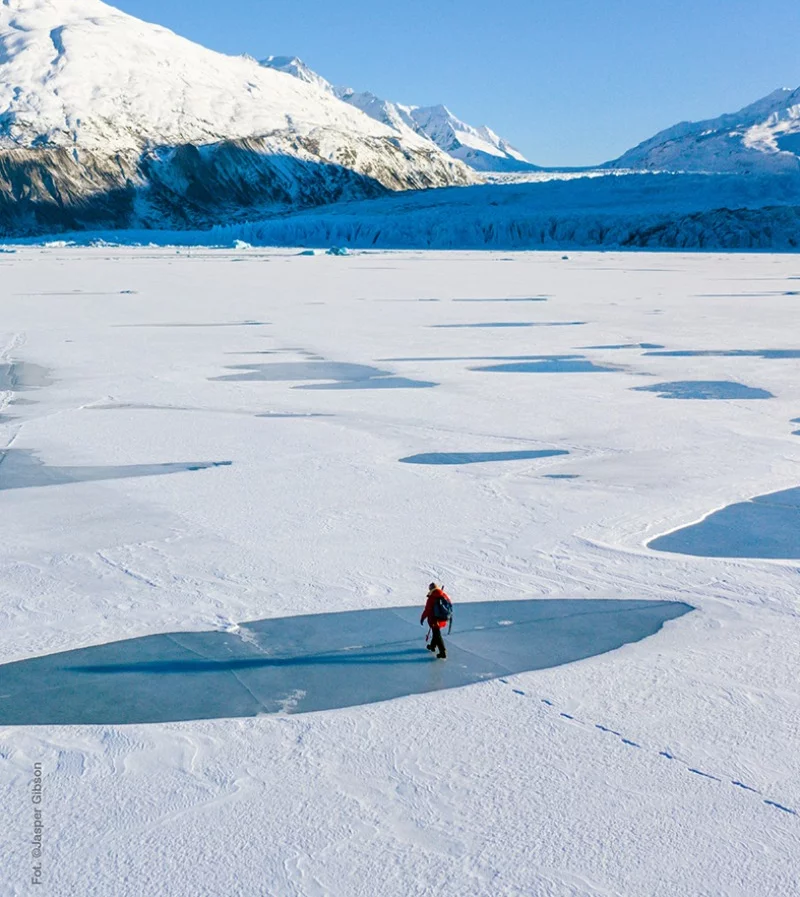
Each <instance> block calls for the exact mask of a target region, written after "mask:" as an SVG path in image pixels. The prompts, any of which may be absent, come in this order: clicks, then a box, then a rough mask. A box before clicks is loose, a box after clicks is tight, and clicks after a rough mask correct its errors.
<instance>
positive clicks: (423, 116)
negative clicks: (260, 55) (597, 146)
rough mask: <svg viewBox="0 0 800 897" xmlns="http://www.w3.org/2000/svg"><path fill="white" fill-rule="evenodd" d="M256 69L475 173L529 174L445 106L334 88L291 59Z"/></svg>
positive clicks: (501, 145) (484, 132) (494, 140)
mask: <svg viewBox="0 0 800 897" xmlns="http://www.w3.org/2000/svg"><path fill="white" fill-rule="evenodd" d="M262 65H264V66H266V67H268V68H273V69H276V70H278V71H281V72H285V73H286V74H289V75H292V76H293V77H295V78H297V79H299V80H301V81H305V82H306V83H309V84H316V85H317V86H319V87H321V88H322V89H323V90H327V91H328V92H329V93H331V94H333V95H335V96H337V97H339V99H341V100H344V102H345V103H348V104H349V105H351V106H355V107H356V108H357V109H360V110H361V111H362V112H365V113H366V114H367V115H368V116H369V117H370V118H373V119H375V121H378V122H380V123H381V124H384V125H387V126H388V127H390V128H392V129H393V130H395V131H396V132H397V133H398V135H399V136H401V137H402V138H409V137H411V136H412V135H414V134H416V135H419V136H422V137H426V138H427V139H428V140H430V141H431V142H432V143H434V144H435V145H436V146H438V147H439V148H440V149H442V150H444V151H445V152H446V153H447V154H448V155H450V156H452V157H453V158H454V159H458V160H459V161H461V162H465V163H466V164H467V165H469V166H470V168H473V169H475V170H477V171H529V170H535V169H536V166H535V165H532V164H531V163H530V162H529V161H528V160H527V159H526V158H525V156H523V155H522V153H521V152H519V150H516V149H514V147H513V146H511V144H510V143H508V141H506V140H503V138H502V137H499V136H498V135H497V134H495V133H494V131H492V130H491V129H490V128H487V127H479V128H476V127H473V126H472V125H468V124H467V123H466V122H463V121H461V119H459V118H456V116H455V115H453V113H452V112H451V111H450V110H449V109H448V108H447V107H446V106H441V105H439V106H406V105H402V104H400V103H393V102H391V101H390V100H384V99H382V98H381V97H378V96H375V94H373V93H370V92H369V91H364V92H357V91H355V90H353V89H352V88H351V87H335V86H334V85H333V84H331V83H330V82H329V81H326V80H325V79H324V78H323V77H322V76H320V75H318V74H317V73H316V72H314V71H313V70H312V69H310V68H309V67H308V66H307V65H306V64H305V63H304V62H303V61H302V59H298V58H297V57H296V56H269V57H268V58H267V59H265V60H263V62H262Z"/></svg>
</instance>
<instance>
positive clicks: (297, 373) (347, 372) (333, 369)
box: [209, 361, 391, 383]
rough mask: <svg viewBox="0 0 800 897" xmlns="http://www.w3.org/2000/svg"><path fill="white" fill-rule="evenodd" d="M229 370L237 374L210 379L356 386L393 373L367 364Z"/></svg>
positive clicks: (314, 363) (324, 363)
mask: <svg viewBox="0 0 800 897" xmlns="http://www.w3.org/2000/svg"><path fill="white" fill-rule="evenodd" d="M226 370H229V371H236V373H234V374H224V375H223V376H221V377H210V378H209V379H211V380H222V381H232V382H245V381H253V380H256V381H258V380H260V381H265V382H269V383H275V382H283V381H285V382H291V381H302V380H334V381H338V382H342V383H344V382H347V383H354V382H356V381H359V380H361V381H364V380H371V379H373V378H375V377H388V376H389V375H390V374H391V371H383V370H381V369H380V368H376V367H372V366H371V365H367V364H350V363H348V362H337V361H276V362H271V363H269V362H267V363H264V364H236V365H228V367H227V368H226Z"/></svg>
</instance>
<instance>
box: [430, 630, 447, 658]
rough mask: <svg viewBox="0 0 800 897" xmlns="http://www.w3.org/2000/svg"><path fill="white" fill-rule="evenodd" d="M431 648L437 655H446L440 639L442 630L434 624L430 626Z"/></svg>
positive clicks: (442, 640)
mask: <svg viewBox="0 0 800 897" xmlns="http://www.w3.org/2000/svg"><path fill="white" fill-rule="evenodd" d="M431 647H433V648H435V649H436V650H437V651H438V653H439V654H446V653H447V652H446V651H445V649H444V639H443V638H442V630H441V629H439V627H438V626H436V625H435V624H434V625H433V626H431Z"/></svg>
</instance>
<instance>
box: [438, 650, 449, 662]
mask: <svg viewBox="0 0 800 897" xmlns="http://www.w3.org/2000/svg"><path fill="white" fill-rule="evenodd" d="M436 656H437V657H438V658H439V660H446V659H447V654H446V653H445V652H444V651H440V652H439V653H438V654H437V655H436Z"/></svg>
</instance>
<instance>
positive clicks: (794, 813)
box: [764, 800, 797, 816]
mask: <svg viewBox="0 0 800 897" xmlns="http://www.w3.org/2000/svg"><path fill="white" fill-rule="evenodd" d="M764 803H765V804H767V806H769V807H775V809H776V810H783V812H784V813H791V814H792V816H797V810H790V809H789V807H784V806H783V804H778V803H775V801H774V800H765V801H764Z"/></svg>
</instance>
